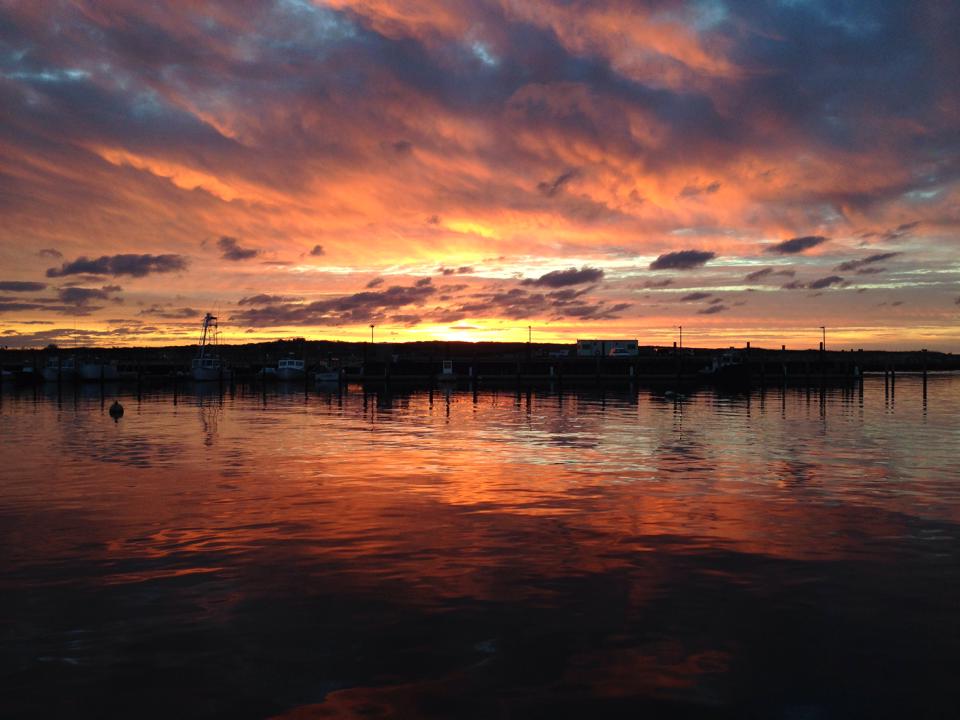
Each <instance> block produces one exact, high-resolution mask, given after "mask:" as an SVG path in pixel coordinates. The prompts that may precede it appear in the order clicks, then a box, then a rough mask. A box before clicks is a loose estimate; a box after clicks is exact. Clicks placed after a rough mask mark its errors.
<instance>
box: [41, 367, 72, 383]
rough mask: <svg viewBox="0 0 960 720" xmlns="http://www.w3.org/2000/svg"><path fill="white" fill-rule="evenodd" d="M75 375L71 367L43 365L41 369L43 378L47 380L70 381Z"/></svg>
mask: <svg viewBox="0 0 960 720" xmlns="http://www.w3.org/2000/svg"><path fill="white" fill-rule="evenodd" d="M75 377H76V371H75V370H74V369H73V368H60V369H59V370H58V369H57V368H55V367H45V368H44V369H43V379H44V380H46V381H47V382H57V381H58V380H62V381H65V382H66V381H72V380H73V379H74V378H75Z"/></svg>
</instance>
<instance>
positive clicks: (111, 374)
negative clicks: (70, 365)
mask: <svg viewBox="0 0 960 720" xmlns="http://www.w3.org/2000/svg"><path fill="white" fill-rule="evenodd" d="M119 377H120V373H119V371H118V370H117V366H116V365H109V364H107V363H84V364H83V365H81V366H80V379H81V380H84V381H86V382H99V381H100V380H117V379H118V378H119Z"/></svg>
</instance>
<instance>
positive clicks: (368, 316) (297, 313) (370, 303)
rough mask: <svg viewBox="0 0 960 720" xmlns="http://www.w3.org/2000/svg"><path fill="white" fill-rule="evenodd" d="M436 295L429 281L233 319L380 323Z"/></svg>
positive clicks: (259, 323)
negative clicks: (389, 313)
mask: <svg viewBox="0 0 960 720" xmlns="http://www.w3.org/2000/svg"><path fill="white" fill-rule="evenodd" d="M424 279H425V280H429V278H424ZM435 292H436V288H435V287H434V286H433V285H432V284H430V283H429V282H427V283H422V282H421V283H418V284H416V285H414V286H412V287H402V286H399V285H394V286H392V287H389V288H387V289H386V290H382V291H379V292H359V293H354V294H353V295H345V296H343V297H338V298H332V299H329V300H318V301H315V302H311V303H301V304H293V303H274V304H270V305H264V306H260V307H251V308H249V309H247V310H243V311H241V312H239V313H237V314H235V315H234V316H233V318H232V319H233V320H236V321H238V322H241V323H243V324H246V325H250V326H254V327H269V326H275V325H346V324H356V323H363V324H366V323H368V322H378V321H380V320H381V319H382V318H383V317H384V315H383V313H384V312H385V311H388V310H397V309H400V308H403V307H406V306H409V305H421V304H423V303H424V302H425V301H426V300H427V299H428V298H429V297H430V296H431V295H433V294H434V293H435Z"/></svg>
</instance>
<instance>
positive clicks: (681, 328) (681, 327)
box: [677, 325, 683, 355]
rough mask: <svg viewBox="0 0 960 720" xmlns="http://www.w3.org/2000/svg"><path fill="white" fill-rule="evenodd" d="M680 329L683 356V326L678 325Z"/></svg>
mask: <svg viewBox="0 0 960 720" xmlns="http://www.w3.org/2000/svg"><path fill="white" fill-rule="evenodd" d="M677 327H678V328H679V329H680V354H681V355H683V325H677Z"/></svg>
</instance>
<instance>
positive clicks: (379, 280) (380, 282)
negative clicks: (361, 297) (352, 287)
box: [367, 277, 383, 290]
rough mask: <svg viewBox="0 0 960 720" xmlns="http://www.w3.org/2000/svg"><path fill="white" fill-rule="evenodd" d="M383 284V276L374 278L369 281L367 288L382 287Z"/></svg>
mask: <svg viewBox="0 0 960 720" xmlns="http://www.w3.org/2000/svg"><path fill="white" fill-rule="evenodd" d="M381 285H383V278H379V277H378V278H374V279H373V280H371V281H370V282H368V283H367V289H368V290H372V289H373V288H377V287H380V286H381Z"/></svg>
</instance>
